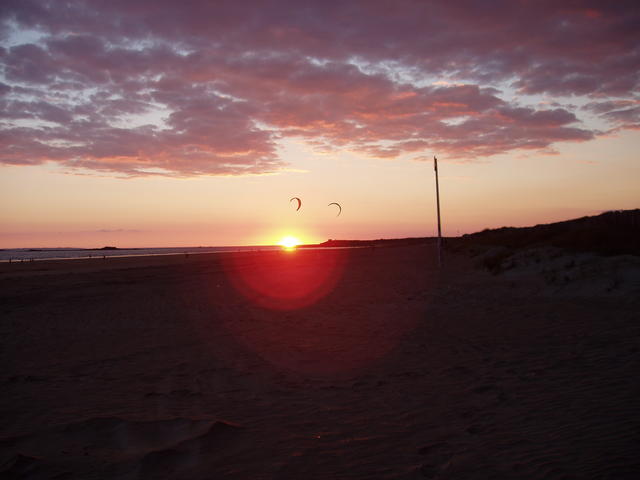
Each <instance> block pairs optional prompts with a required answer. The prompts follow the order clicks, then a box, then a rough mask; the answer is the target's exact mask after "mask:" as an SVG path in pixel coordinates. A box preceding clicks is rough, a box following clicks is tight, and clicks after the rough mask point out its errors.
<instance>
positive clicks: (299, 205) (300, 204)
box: [289, 197, 302, 212]
mask: <svg viewBox="0 0 640 480" xmlns="http://www.w3.org/2000/svg"><path fill="white" fill-rule="evenodd" d="M294 200H296V201H297V202H298V208H296V212H297V211H298V210H300V207H301V206H302V200H300V199H299V198H298V197H292V198H291V200H289V203H291V202H293V201H294Z"/></svg>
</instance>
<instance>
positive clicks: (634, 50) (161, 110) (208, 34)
mask: <svg viewBox="0 0 640 480" xmlns="http://www.w3.org/2000/svg"><path fill="white" fill-rule="evenodd" d="M1 15H2V16H1V17H0V39H2V47H1V48H0V65H1V77H0V112H2V113H1V114H0V141H1V143H0V162H2V163H5V164H13V165H22V164H29V165H34V164H39V163H44V162H55V163H58V164H60V165H62V166H64V167H66V168H70V169H80V170H86V169H89V170H93V171H97V172H102V173H114V174H119V175H126V176H139V175H176V176H190V175H245V174H260V173H273V172H277V171H281V170H282V169H284V168H287V165H285V163H284V162H283V161H282V160H281V159H280V158H279V157H278V154H277V146H278V141H279V140H280V139H282V138H284V137H287V136H296V137H301V138H304V139H306V140H307V141H308V142H309V143H310V144H311V145H314V146H315V147H316V148H318V149H319V150H323V151H331V150H336V149H348V150H351V151H355V152H358V153H361V154H364V155H370V156H376V157H382V158H395V157H398V156H401V155H405V154H412V155H414V154H418V155H420V154H424V153H425V152H429V151H432V152H438V153H439V154H441V155H446V156H448V157H449V158H454V159H465V160H472V159H478V158H480V157H485V156H490V155H494V154H500V153H508V152H515V151H521V150H541V151H551V150H553V147H554V145H555V144H557V143H559V142H567V141H570V142H584V141H589V140H591V139H593V138H594V137H595V136H596V135H598V134H599V132H598V131H597V130H596V129H595V128H594V127H590V126H589V125H588V124H586V123H584V122H583V121H582V120H581V117H580V115H581V114H582V113H584V112H589V113H590V114H592V115H596V116H598V117H599V118H600V119H601V120H602V121H603V122H604V123H605V124H607V125H609V126H610V128H615V129H623V128H638V124H639V123H640V122H639V119H638V116H639V113H638V104H637V99H638V85H639V83H640V73H639V72H640V40H639V37H638V35H637V34H636V27H637V25H638V23H640V13H639V11H638V9H637V8H636V7H635V3H634V2H629V1H622V0H621V1H618V2H610V3H605V2H596V1H585V2H577V3H571V4H569V5H560V6H558V5H557V4H556V3H555V2H551V1H545V0H542V1H540V2H534V3H531V2H525V1H521V2H519V1H506V0H504V1H497V0H496V1H492V2H483V3H482V4H478V3H477V2H471V1H469V2H440V1H433V2H412V1H409V0H399V1H398V2H394V3H393V4H389V2H383V1H375V0H371V1H364V2H319V1H318V2H316V1H307V2H303V3H300V2H287V1H279V2H273V3H270V4H268V5H265V4H264V3H262V2H256V3H255V4H254V5H253V6H251V5H250V4H247V3H246V2H210V1H194V2H190V3H189V4H188V8H187V7H185V5H184V4H180V3H177V2H172V1H168V0H167V1H163V0H154V1H138V2H125V1H124V0H122V1H119V0H113V1H109V2H106V1H98V2H92V3H90V4H89V3H86V2H82V1H79V0H78V1H69V2H64V3H62V4H61V3H59V2H45V1H35V0H20V1H17V0H15V1H14V0H7V1H6V2H5V3H4V5H3V10H2V14H1ZM522 95H524V96H526V95H544V96H546V97H547V98H551V99H552V101H550V102H549V103H548V105H552V107H551V108H547V107H546V106H540V105H538V106H531V105H528V104H526V103H522V101H521V100H518V98H519V97H520V96H522ZM566 97H570V98H571V103H569V102H568V101H567V100H566ZM576 99H582V100H583V101H581V102H576V101H575V100H576ZM581 103H582V104H587V107H586V108H583V109H580V108H577V107H575V105H576V104H581Z"/></svg>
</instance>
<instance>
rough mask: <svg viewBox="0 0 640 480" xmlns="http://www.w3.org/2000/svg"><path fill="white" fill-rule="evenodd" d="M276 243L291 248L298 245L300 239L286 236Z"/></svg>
mask: <svg viewBox="0 0 640 480" xmlns="http://www.w3.org/2000/svg"><path fill="white" fill-rule="evenodd" d="M278 245H281V246H282V247H284V248H288V249H292V248H295V247H297V246H298V245H300V240H298V239H297V238H296V237H292V236H286V237H283V238H282V240H280V241H279V242H278Z"/></svg>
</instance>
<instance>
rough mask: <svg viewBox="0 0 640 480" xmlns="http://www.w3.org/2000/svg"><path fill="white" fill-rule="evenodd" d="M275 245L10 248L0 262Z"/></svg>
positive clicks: (247, 249)
mask: <svg viewBox="0 0 640 480" xmlns="http://www.w3.org/2000/svg"><path fill="white" fill-rule="evenodd" d="M280 249H281V247H280V246H277V245H261V246H241V247H237V246H236V247H170V248H118V249H115V250H103V249H86V248H10V249H0V262H9V261H11V262H20V261H23V262H27V261H31V260H33V261H36V260H52V259H73V258H102V257H132V256H144V255H184V254H198V253H221V252H252V251H258V250H280Z"/></svg>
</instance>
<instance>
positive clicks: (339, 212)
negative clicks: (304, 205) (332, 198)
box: [327, 202, 342, 217]
mask: <svg viewBox="0 0 640 480" xmlns="http://www.w3.org/2000/svg"><path fill="white" fill-rule="evenodd" d="M331 205H336V206H337V207H338V214H337V215H336V217H339V216H340V214H341V213H342V207H341V206H340V204H339V203H336V202H331V203H330V204H329V205H327V207H330V206H331Z"/></svg>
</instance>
